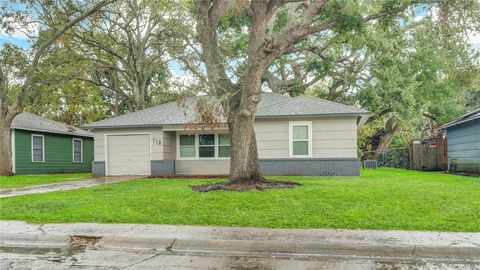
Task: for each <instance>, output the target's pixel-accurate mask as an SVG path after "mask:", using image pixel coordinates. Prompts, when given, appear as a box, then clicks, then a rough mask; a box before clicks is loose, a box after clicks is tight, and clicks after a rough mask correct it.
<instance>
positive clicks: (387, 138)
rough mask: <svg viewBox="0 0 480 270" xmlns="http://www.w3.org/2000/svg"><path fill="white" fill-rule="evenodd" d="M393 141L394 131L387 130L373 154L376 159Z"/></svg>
mask: <svg viewBox="0 0 480 270" xmlns="http://www.w3.org/2000/svg"><path fill="white" fill-rule="evenodd" d="M392 141H393V132H392V131H387V132H386V133H385V135H383V137H382V140H381V141H380V143H379V144H378V146H377V149H376V151H375V153H374V155H373V158H374V159H378V158H379V157H380V155H381V154H382V153H383V151H384V150H385V149H387V148H388V147H390V144H391V143H392Z"/></svg>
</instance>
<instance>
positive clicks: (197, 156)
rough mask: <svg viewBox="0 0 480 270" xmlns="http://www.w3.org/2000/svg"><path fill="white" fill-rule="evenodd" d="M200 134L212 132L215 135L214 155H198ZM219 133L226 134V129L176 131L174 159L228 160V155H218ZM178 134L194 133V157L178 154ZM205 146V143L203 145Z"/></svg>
mask: <svg viewBox="0 0 480 270" xmlns="http://www.w3.org/2000/svg"><path fill="white" fill-rule="evenodd" d="M201 134H213V135H215V145H214V146H215V156H214V157H200V152H199V150H200V149H199V148H200V139H199V135H201ZM219 134H228V131H223V130H222V131H215V130H212V131H206V130H205V131H201V132H188V131H185V132H178V131H177V136H176V140H177V142H176V144H175V145H176V148H177V149H176V152H177V156H176V159H177V160H229V159H230V157H219V156H218V135H219ZM180 135H195V157H181V156H180ZM205 146H207V145H205Z"/></svg>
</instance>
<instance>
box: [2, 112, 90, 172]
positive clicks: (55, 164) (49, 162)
mask: <svg viewBox="0 0 480 270" xmlns="http://www.w3.org/2000/svg"><path fill="white" fill-rule="evenodd" d="M11 132H12V134H11V135H12V162H13V172H14V173H15V174H41V173H78V172H91V170H92V161H93V134H92V133H90V132H88V131H85V130H83V129H80V128H76V127H72V126H69V125H66V124H64V123H59V122H56V121H53V120H50V119H47V118H44V117H41V116H38V115H35V114H32V113H28V112H23V113H21V114H19V115H17V116H16V117H15V119H14V120H13V123H12V128H11Z"/></svg>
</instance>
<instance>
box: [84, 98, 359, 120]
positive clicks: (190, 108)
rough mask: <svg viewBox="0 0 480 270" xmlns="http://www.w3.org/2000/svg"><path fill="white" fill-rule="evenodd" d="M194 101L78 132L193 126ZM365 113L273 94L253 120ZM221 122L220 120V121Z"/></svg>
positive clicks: (320, 100) (266, 99) (134, 113)
mask: <svg viewBox="0 0 480 270" xmlns="http://www.w3.org/2000/svg"><path fill="white" fill-rule="evenodd" d="M197 98H207V99H211V98H212V97H193V98H187V99H186V100H185V106H180V107H179V106H178V105H177V103H176V102H169V103H165V104H161V105H158V106H154V107H151V108H148V109H145V110H141V111H138V112H132V113H128V114H124V115H120V116H116V117H112V118H108V119H105V120H102V121H98V122H94V123H90V124H87V125H84V126H82V128H112V127H135V126H137V127H138V126H159V125H179V124H188V123H192V122H195V109H194V107H195V106H194V104H195V100H196V99H197ZM365 114H368V111H366V110H363V109H359V108H356V107H352V106H347V105H343V104H340V103H336V102H331V101H327V100H323V99H319V98H315V97H310V96H298V97H287V96H283V95H279V94H274V93H263V94H262V99H261V101H260V103H259V104H258V109H257V114H256V118H271V117H295V116H321V115H365ZM222 118H223V117H222ZM221 122H225V119H221Z"/></svg>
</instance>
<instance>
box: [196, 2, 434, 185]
mask: <svg viewBox="0 0 480 270" xmlns="http://www.w3.org/2000/svg"><path fill="white" fill-rule="evenodd" d="M435 2H436V1H413V0H398V1H395V0H385V1H343V0H331V1H328V0H310V1H304V0H298V1H296V0H270V1H267V0H251V1H246V0H245V1H223V0H197V1H194V3H195V16H196V29H197V38H198V41H199V43H200V44H201V47H202V51H201V52H200V58H201V61H202V62H203V63H204V66H205V71H206V79H207V80H208V84H209V85H211V88H212V91H213V92H214V94H215V95H216V96H217V97H218V98H219V99H221V100H222V106H223V108H224V110H225V111H226V115H227V123H228V129H229V132H230V140H231V159H230V177H229V182H227V183H223V184H221V185H210V186H203V187H202V190H211V189H223V188H226V189H231V188H232V187H233V188H237V187H240V188H241V189H244V188H245V187H250V188H258V187H262V188H265V187H271V186H272V185H273V186H275V185H276V184H275V183H273V182H269V181H266V180H265V179H264V177H263V176H262V174H261V172H260V167H259V161H258V153H257V144H256V139H255V132H254V129H253V124H254V120H255V113H256V110H257V105H258V103H259V102H260V98H261V96H260V91H261V87H262V79H263V78H265V77H266V76H267V77H268V75H269V68H270V67H271V65H272V63H274V62H275V61H281V60H282V59H288V56H289V54H292V53H294V52H295V51H298V50H301V49H302V46H311V40H312V39H313V38H315V39H316V40H321V38H322V36H323V37H325V38H332V36H335V35H340V34H341V33H345V32H349V33H350V34H353V35H355V34H356V33H361V29H362V25H363V24H364V23H367V22H370V21H374V20H377V19H379V18H383V17H384V18H386V19H385V20H386V21H388V20H391V19H395V16H396V15H397V14H405V13H406V12H407V11H408V10H412V9H413V6H414V5H416V4H422V3H429V4H434V3H435ZM438 2H442V1H438ZM187 68H188V67H187Z"/></svg>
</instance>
